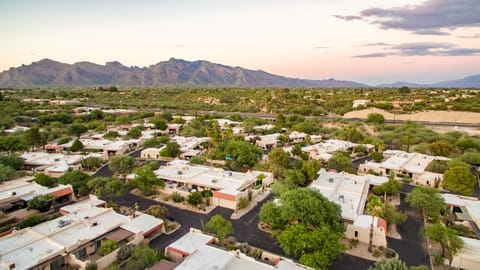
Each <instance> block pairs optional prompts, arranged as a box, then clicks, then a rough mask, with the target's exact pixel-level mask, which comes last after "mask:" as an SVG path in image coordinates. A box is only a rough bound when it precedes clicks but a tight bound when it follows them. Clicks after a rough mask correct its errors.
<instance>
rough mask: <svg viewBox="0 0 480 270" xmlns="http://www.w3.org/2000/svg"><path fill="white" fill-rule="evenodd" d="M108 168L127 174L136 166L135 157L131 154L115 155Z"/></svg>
mask: <svg viewBox="0 0 480 270" xmlns="http://www.w3.org/2000/svg"><path fill="white" fill-rule="evenodd" d="M108 168H109V169H110V170H112V171H114V172H116V173H119V174H127V173H130V172H131V171H132V170H133V168H135V159H134V158H133V157H131V156H115V157H114V158H112V160H111V161H110V164H109V165H108Z"/></svg>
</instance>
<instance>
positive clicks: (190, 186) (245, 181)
mask: <svg viewBox="0 0 480 270" xmlns="http://www.w3.org/2000/svg"><path fill="white" fill-rule="evenodd" d="M155 174H156V175H157V177H158V178H160V179H163V180H165V182H166V187H165V189H164V192H170V193H173V192H180V193H183V194H184V195H188V194H189V193H190V192H194V191H202V190H211V191H212V193H213V197H212V201H211V202H212V203H213V204H214V205H219V206H222V207H226V208H230V209H234V210H236V209H237V208H238V205H237V204H238V202H239V200H240V199H241V198H246V197H248V192H249V191H250V192H252V198H254V197H255V196H257V195H258V194H259V193H260V192H262V188H261V187H262V186H266V185H270V184H271V183H272V182H273V175H272V174H271V173H268V172H261V171H248V172H246V173H241V172H233V171H224V170H223V169H220V168H214V167H209V166H202V165H190V164H189V163H188V161H183V160H173V161H171V162H169V163H167V165H166V166H163V167H160V168H159V169H158V170H156V171H155ZM262 174H263V175H264V177H265V178H264V179H263V181H261V182H260V181H259V180H258V177H259V176H260V175H262Z"/></svg>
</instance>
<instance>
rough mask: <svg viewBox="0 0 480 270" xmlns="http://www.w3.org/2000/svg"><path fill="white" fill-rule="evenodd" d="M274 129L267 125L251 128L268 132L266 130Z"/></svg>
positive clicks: (272, 126)
mask: <svg viewBox="0 0 480 270" xmlns="http://www.w3.org/2000/svg"><path fill="white" fill-rule="evenodd" d="M274 127H275V126H274V125H271V124H268V125H260V126H254V127H253V128H254V129H258V130H268V129H272V128H274Z"/></svg>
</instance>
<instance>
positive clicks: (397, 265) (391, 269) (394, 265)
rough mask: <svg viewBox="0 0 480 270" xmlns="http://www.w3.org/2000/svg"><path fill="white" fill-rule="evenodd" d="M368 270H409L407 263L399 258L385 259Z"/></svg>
mask: <svg viewBox="0 0 480 270" xmlns="http://www.w3.org/2000/svg"><path fill="white" fill-rule="evenodd" d="M368 270H408V267H407V265H406V264H405V262H403V261H401V260H400V259H397V258H391V259H383V260H381V261H378V262H376V263H375V266H370V267H369V268H368Z"/></svg>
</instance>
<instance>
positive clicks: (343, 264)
mask: <svg viewBox="0 0 480 270" xmlns="http://www.w3.org/2000/svg"><path fill="white" fill-rule="evenodd" d="M272 197H273V195H270V196H269V197H267V198H266V199H265V200H269V199H271V198H272ZM114 200H115V202H117V203H118V204H121V205H125V206H130V207H131V206H133V205H134V204H135V203H137V204H138V207H139V210H145V209H147V208H148V207H149V206H150V205H152V204H162V205H164V206H165V207H166V208H167V209H168V212H169V217H168V218H169V219H172V220H176V221H178V222H179V223H180V224H181V225H182V227H181V228H180V229H179V230H177V231H176V232H174V233H173V234H171V235H162V236H160V237H158V238H156V239H155V240H153V241H152V242H150V245H151V246H152V247H154V248H155V249H157V250H158V251H160V252H164V250H165V248H166V247H167V246H168V245H169V244H171V243H172V242H174V241H176V240H177V239H179V238H180V237H181V236H183V235H184V234H185V233H186V232H188V230H189V229H190V228H191V227H193V228H199V229H200V228H201V222H202V221H203V222H204V223H206V222H207V221H208V220H209V219H210V218H211V217H212V216H213V215H216V214H220V215H222V216H223V217H225V218H226V219H228V220H230V221H231V222H232V225H233V229H234V237H235V239H236V240H237V241H238V242H244V243H248V244H249V245H251V246H254V247H257V248H261V249H263V250H266V251H269V252H272V253H275V254H279V255H283V256H285V253H284V252H283V250H282V249H281V248H280V247H279V246H278V244H277V243H276V241H275V239H274V238H273V237H271V236H270V235H269V234H268V233H265V232H263V231H261V230H259V229H258V227H257V224H258V221H259V218H258V212H259V211H260V207H261V203H259V204H258V205H257V206H255V207H254V208H253V209H252V210H251V211H250V212H249V213H247V214H245V215H244V216H243V217H241V218H240V219H238V220H231V219H230V215H231V214H232V213H233V210H230V209H226V208H223V207H217V208H215V209H214V210H213V211H212V212H210V213H209V214H200V213H196V212H191V211H188V210H183V209H179V208H176V207H172V206H170V205H167V204H163V203H162V202H158V201H154V200H150V199H147V198H144V197H140V196H136V195H133V194H130V193H128V194H126V195H124V196H121V197H117V198H115V199H114ZM371 265H373V262H372V261H369V260H365V259H362V258H358V257H354V256H351V255H348V254H342V255H340V256H339V257H338V258H337V259H336V260H335V261H334V262H333V264H332V265H331V267H330V268H329V269H334V270H341V269H342V270H345V269H347V270H348V269H359V270H362V269H367V268H368V267H369V266H371Z"/></svg>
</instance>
